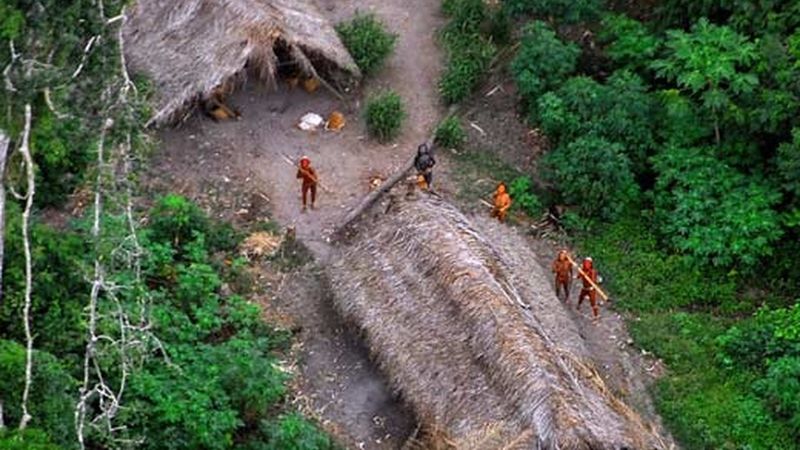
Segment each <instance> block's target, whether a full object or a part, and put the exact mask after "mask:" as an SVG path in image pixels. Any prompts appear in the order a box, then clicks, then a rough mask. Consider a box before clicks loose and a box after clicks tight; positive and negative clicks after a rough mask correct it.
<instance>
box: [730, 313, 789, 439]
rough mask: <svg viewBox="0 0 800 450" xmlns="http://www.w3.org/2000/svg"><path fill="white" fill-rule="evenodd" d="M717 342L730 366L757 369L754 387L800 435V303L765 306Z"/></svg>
mask: <svg viewBox="0 0 800 450" xmlns="http://www.w3.org/2000/svg"><path fill="white" fill-rule="evenodd" d="M716 342H717V345H718V348H719V351H718V355H717V358H718V360H719V361H721V362H722V363H723V364H724V365H726V366H728V367H729V368H734V367H735V368H737V369H739V370H753V371H755V372H756V373H757V374H758V375H759V377H758V379H756V381H755V382H754V383H753V384H752V387H753V391H754V392H755V393H756V394H757V395H758V396H759V397H761V398H762V399H763V400H764V401H765V404H766V405H767V406H768V407H769V409H770V411H772V413H773V414H774V416H775V417H778V418H782V419H784V420H786V421H787V423H788V424H789V426H790V427H791V429H792V432H793V433H794V435H795V437H800V400H799V399H800V305H794V306H793V307H791V308H785V309H774V310H770V309H766V308H764V309H761V310H759V311H758V312H757V313H756V315H755V316H754V317H753V318H751V319H748V320H744V321H741V322H739V323H738V324H736V325H735V326H733V327H731V328H730V329H728V330H727V331H726V332H725V333H724V334H722V335H721V336H719V337H718V338H717V339H716Z"/></svg>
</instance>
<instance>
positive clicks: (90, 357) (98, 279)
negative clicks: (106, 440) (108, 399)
mask: <svg viewBox="0 0 800 450" xmlns="http://www.w3.org/2000/svg"><path fill="white" fill-rule="evenodd" d="M112 125H113V121H111V119H106V121H105V123H104V124H103V128H102V130H101V131H100V141H99V142H98V144H97V179H96V181H95V183H96V185H95V191H94V222H93V223H92V239H93V240H94V244H95V251H96V252H98V255H96V257H95V260H94V279H93V280H92V291H91V294H90V295H89V333H88V334H89V335H88V337H87V342H86V352H85V353H84V357H83V384H82V386H81V389H80V394H81V398H80V401H79V402H78V407H77V408H76V410H75V421H76V428H77V431H78V443H79V444H80V447H81V449H84V448H86V443H85V442H84V439H85V431H84V426H85V424H86V406H87V405H86V403H87V402H88V401H89V399H90V398H91V397H92V396H93V395H94V394H98V393H100V394H102V393H101V392H99V391H98V388H97V386H96V387H95V388H93V389H90V387H89V384H90V382H91V370H92V365H93V364H92V363H93V362H94V366H95V367H94V368H95V370H96V371H97V372H98V374H99V372H100V370H99V367H97V361H96V360H95V352H96V345H97V342H98V336H97V301H98V298H99V296H100V289H101V288H102V287H103V285H104V284H105V276H104V271H103V266H102V264H101V263H100V256H99V245H100V217H101V215H102V209H103V194H102V183H103V171H104V169H103V168H104V166H105V160H104V153H103V152H104V146H105V138H106V132H107V131H108V129H109V128H111V126H112Z"/></svg>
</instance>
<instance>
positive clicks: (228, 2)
mask: <svg viewBox="0 0 800 450" xmlns="http://www.w3.org/2000/svg"><path fill="white" fill-rule="evenodd" d="M123 38H124V42H125V52H126V57H127V61H128V64H129V65H130V67H131V69H132V70H134V71H136V72H141V73H143V74H145V75H147V76H148V77H150V78H151V79H152V80H153V82H154V83H155V85H156V91H157V94H156V96H157V98H156V108H155V114H154V116H153V118H152V119H151V120H150V123H152V124H156V125H161V124H164V123H167V122H171V121H175V120H177V119H178V118H179V117H180V115H181V114H182V113H183V112H184V111H185V110H186V109H187V108H189V107H191V106H192V105H194V104H196V102H197V101H198V100H199V99H200V98H204V97H205V96H208V95H209V94H210V92H211V91H212V89H214V88H215V87H217V86H219V85H223V86H226V87H227V86H232V85H234V84H237V83H240V82H241V81H242V80H243V79H244V76H245V75H246V74H245V70H244V69H245V68H247V69H248V70H247V72H249V74H250V75H252V76H255V77H256V78H257V79H259V80H261V81H263V82H265V83H267V84H273V83H274V79H275V75H276V73H277V69H278V64H279V63H281V62H284V61H281V59H286V60H289V61H292V62H294V63H296V64H298V65H299V66H300V68H301V70H302V71H303V72H304V73H305V74H306V75H308V76H315V77H316V76H318V75H322V76H325V77H327V78H328V79H329V80H331V81H333V82H335V83H348V84H349V83H352V82H354V81H355V80H357V79H359V78H360V76H361V74H360V72H359V70H358V68H357V67H356V65H355V63H354V62H353V59H352V58H351V57H350V54H349V53H348V52H347V50H346V49H345V48H344V46H343V45H342V43H341V41H340V40H339V37H338V36H337V34H336V31H335V30H334V29H333V27H332V26H331V25H330V24H329V23H328V21H327V20H326V19H325V18H324V17H323V16H322V15H321V14H320V12H319V11H318V9H317V8H316V6H315V5H314V4H313V2H312V0H137V1H136V4H135V5H134V6H133V7H132V8H131V11H130V13H129V17H128V20H127V21H126V23H125V26H124V30H123ZM323 81H324V80H323ZM228 90H229V89H228Z"/></svg>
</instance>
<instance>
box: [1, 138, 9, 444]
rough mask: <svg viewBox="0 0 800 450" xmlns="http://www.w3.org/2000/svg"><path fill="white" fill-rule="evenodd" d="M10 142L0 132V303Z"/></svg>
mask: <svg viewBox="0 0 800 450" xmlns="http://www.w3.org/2000/svg"><path fill="white" fill-rule="evenodd" d="M10 142H11V140H10V139H9V138H8V136H6V134H5V132H4V131H3V130H0V303H2V301H3V255H4V252H5V238H4V236H5V235H6V233H5V231H6V184H5V182H6V178H5V173H6V155H8V146H9V144H10ZM2 419H3V417H2V408H0V425H2V423H3V421H2ZM0 428H2V427H0Z"/></svg>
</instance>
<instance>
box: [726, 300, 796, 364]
mask: <svg viewBox="0 0 800 450" xmlns="http://www.w3.org/2000/svg"><path fill="white" fill-rule="evenodd" d="M717 345H718V346H719V349H720V353H719V355H718V358H719V359H720V360H721V361H722V362H723V363H724V364H725V365H728V366H731V365H738V366H739V367H743V368H752V369H756V370H759V371H763V370H765V369H766V367H767V364H769V362H770V361H776V360H778V359H781V358H784V357H787V356H800V306H798V305H795V306H793V307H791V308H783V309H774V310H771V309H766V308H763V309H760V310H759V311H758V312H757V313H756V314H755V316H754V317H752V318H751V319H749V320H745V321H742V322H740V323H738V324H737V325H735V326H732V327H731V328H729V329H728V330H727V331H726V332H725V334H723V335H721V336H720V337H719V338H718V339H717Z"/></svg>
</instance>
